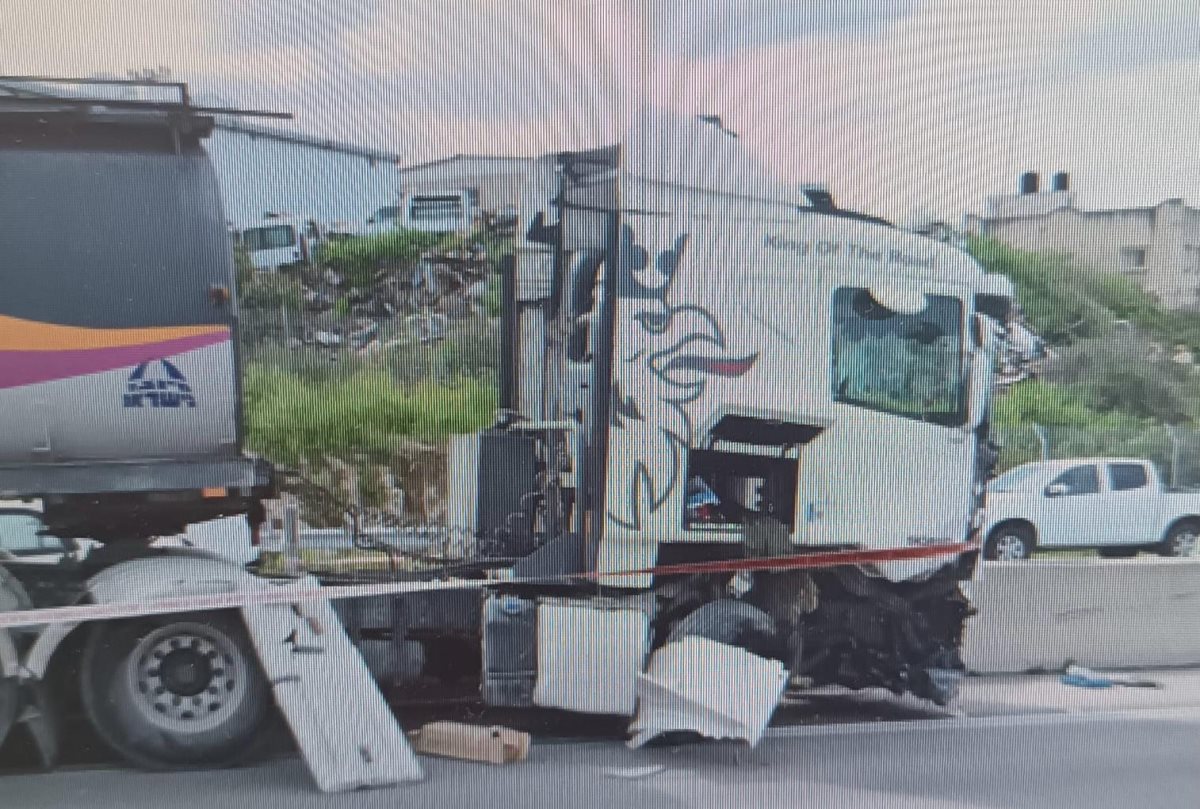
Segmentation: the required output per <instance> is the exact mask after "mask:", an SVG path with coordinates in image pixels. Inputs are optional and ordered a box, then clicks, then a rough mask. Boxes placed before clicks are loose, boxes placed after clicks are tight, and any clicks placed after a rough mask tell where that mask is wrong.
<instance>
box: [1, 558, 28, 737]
mask: <svg viewBox="0 0 1200 809" xmlns="http://www.w3.org/2000/svg"><path fill="white" fill-rule="evenodd" d="M32 607H33V602H31V601H30V600H29V594H28V593H26V592H25V588H24V587H23V586H22V585H21V582H19V581H17V578H16V576H14V575H13V574H11V573H9V572H8V571H7V570H5V569H4V567H3V566H2V565H0V612H9V611H12V610H27V609H31V608H32ZM0 632H3V633H6V634H8V636H9V637H12V633H9V631H8V630H7V629H0ZM20 709H21V684H20V683H19V682H18V681H17V678H15V677H5V676H4V675H3V674H2V673H0V745H3V744H4V740H5V739H6V738H8V734H9V732H10V731H12V729H13V725H15V724H16V722H17V716H18V714H19V713H20Z"/></svg>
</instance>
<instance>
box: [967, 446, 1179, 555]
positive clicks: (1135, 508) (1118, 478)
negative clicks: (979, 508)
mask: <svg viewBox="0 0 1200 809" xmlns="http://www.w3.org/2000/svg"><path fill="white" fill-rule="evenodd" d="M986 508H987V511H986V518H985V522H984V535H985V536H986V537H987V539H986V543H985V546H984V554H985V556H987V557H988V558H991V559H1001V560H1017V559H1025V558H1027V557H1028V556H1029V555H1030V554H1031V553H1032V552H1033V551H1034V550H1035V549H1038V550H1041V549H1064V548H1089V549H1090V548H1095V549H1098V550H1100V551H1101V553H1102V554H1103V555H1105V556H1132V555H1134V554H1136V553H1137V552H1138V551H1139V550H1148V551H1156V552H1159V553H1162V554H1164V555H1169V556H1187V555H1191V554H1192V553H1193V552H1194V551H1195V548H1196V537H1197V534H1198V533H1200V493H1189V492H1180V491H1171V490H1169V489H1168V488H1167V487H1164V486H1163V484H1162V481H1161V479H1160V477H1159V474H1158V469H1157V468H1156V467H1155V465H1154V464H1153V463H1151V462H1150V461H1147V460H1144V459H1138V458H1071V459H1066V460H1055V461H1041V462H1035V463H1028V464H1024V465H1022V466H1018V467H1015V468H1013V469H1010V470H1009V471H1008V472H1005V473H1004V474H1003V475H1000V476H999V477H997V478H996V479H995V480H993V481H991V483H990V484H988V492H987V506H986Z"/></svg>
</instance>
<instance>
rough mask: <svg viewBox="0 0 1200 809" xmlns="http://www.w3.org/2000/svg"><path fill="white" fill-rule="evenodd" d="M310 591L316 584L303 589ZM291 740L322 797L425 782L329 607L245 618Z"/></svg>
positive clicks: (247, 612)
mask: <svg viewBox="0 0 1200 809" xmlns="http://www.w3.org/2000/svg"><path fill="white" fill-rule="evenodd" d="M298 584H299V586H302V587H311V586H315V585H316V584H317V583H316V581H315V580H312V579H308V580H307V581H302V582H298ZM242 615H243V617H244V618H245V621H246V627H247V629H248V630H249V632H250V637H251V639H252V640H253V642H254V648H255V649H256V651H257V652H258V656H259V659H260V660H261V661H262V664H263V669H264V670H265V671H266V674H267V679H268V680H269V681H270V682H271V688H272V690H273V691H274V692H275V701H276V702H277V703H278V704H279V708H280V710H281V711H282V712H283V715H284V718H285V719H286V720H287V723H288V726H289V727H290V728H291V729H292V735H293V736H294V737H295V739H296V744H297V746H298V747H299V748H300V752H301V754H302V755H303V756H304V761H305V763H306V764H307V765H308V769H309V772H311V773H312V776H313V779H314V780H315V781H316V782H317V786H318V787H319V788H320V789H321V790H322V791H324V792H335V791H341V790H347V789H357V788H361V787H372V786H385V785H390V784H397V783H401V782H403V781H416V780H420V779H421V778H422V777H423V776H422V772H421V765H420V763H419V762H418V761H417V758H416V755H415V754H414V753H413V751H412V748H411V747H410V746H409V744H408V740H407V738H406V737H405V735H404V733H403V732H402V731H401V729H400V727H399V725H398V724H397V722H396V719H395V717H394V716H393V715H392V712H391V709H390V708H389V707H388V705H387V703H386V702H385V701H384V699H383V695H382V694H380V693H379V688H378V687H377V686H376V684H375V681H374V680H373V679H372V677H371V674H370V672H369V671H368V670H367V666H366V663H365V662H364V661H363V659H362V657H361V656H360V655H359V653H358V650H357V649H356V648H355V647H354V645H353V644H352V643H351V642H350V639H349V637H347V636H346V633H345V631H344V630H343V629H342V625H341V623H340V622H339V621H338V619H337V615H336V614H335V613H334V611H333V608H332V607H330V606H329V603H328V602H326V601H317V602H305V603H304V604H301V605H299V606H298V607H292V606H274V605H272V606H259V607H246V608H244V609H243V610H242Z"/></svg>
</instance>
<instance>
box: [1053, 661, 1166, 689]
mask: <svg viewBox="0 0 1200 809" xmlns="http://www.w3.org/2000/svg"><path fill="white" fill-rule="evenodd" d="M1060 682H1062V684H1063V685H1070V686H1074V687H1076V688H1112V687H1113V686H1116V685H1119V686H1124V687H1126V688H1162V685H1161V684H1159V683H1158V682H1156V681H1154V680H1148V679H1144V678H1140V677H1134V676H1133V675H1130V674H1114V673H1101V672H1099V671H1095V670H1093V669H1089V668H1087V667H1085V666H1074V665H1072V666H1067V671H1066V673H1065V674H1064V675H1062V677H1061V678H1060Z"/></svg>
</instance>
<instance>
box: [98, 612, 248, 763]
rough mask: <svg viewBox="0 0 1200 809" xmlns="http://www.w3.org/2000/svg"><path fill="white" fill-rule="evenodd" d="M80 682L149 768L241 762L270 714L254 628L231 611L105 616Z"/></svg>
mask: <svg viewBox="0 0 1200 809" xmlns="http://www.w3.org/2000/svg"><path fill="white" fill-rule="evenodd" d="M80 685H81V692H82V697H83V704H84V707H85V709H86V711H87V714H88V717H89V719H90V720H91V723H92V725H93V726H94V727H95V729H96V732H97V733H98V734H99V735H100V737H101V738H102V739H103V740H104V741H105V742H106V743H107V744H108V745H109V747H111V748H112V749H113V750H115V751H116V752H117V753H119V754H120V755H121V756H122V757H123V758H125V759H126V760H127V761H129V762H130V763H131V764H133V765H135V766H138V767H143V768H146V769H167V768H172V769H178V768H188V767H211V766H224V765H232V764H238V763H242V762H243V761H245V760H246V758H247V754H248V751H250V749H251V748H252V747H253V746H254V744H255V742H256V741H258V740H259V738H260V736H261V735H262V732H263V729H264V728H263V726H264V724H265V722H266V721H267V719H268V718H269V716H270V710H269V709H270V705H271V696H270V692H269V690H268V687H267V682H266V678H265V677H264V676H263V673H262V671H261V669H260V668H259V665H258V661H257V660H256V659H255V655H254V651H253V649H251V647H250V644H249V641H248V640H247V638H246V633H245V630H243V629H242V627H241V625H240V623H238V621H237V619H236V617H231V616H229V615H225V614H200V615H182V616H163V617H158V618H148V619H135V620H131V621H119V622H112V623H107V624H101V625H100V626H99V627H97V629H96V630H95V631H94V632H93V633H92V636H91V637H90V638H89V639H88V643H87V646H86V647H85V649H84V653H83V666H82V673H81V683H80Z"/></svg>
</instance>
